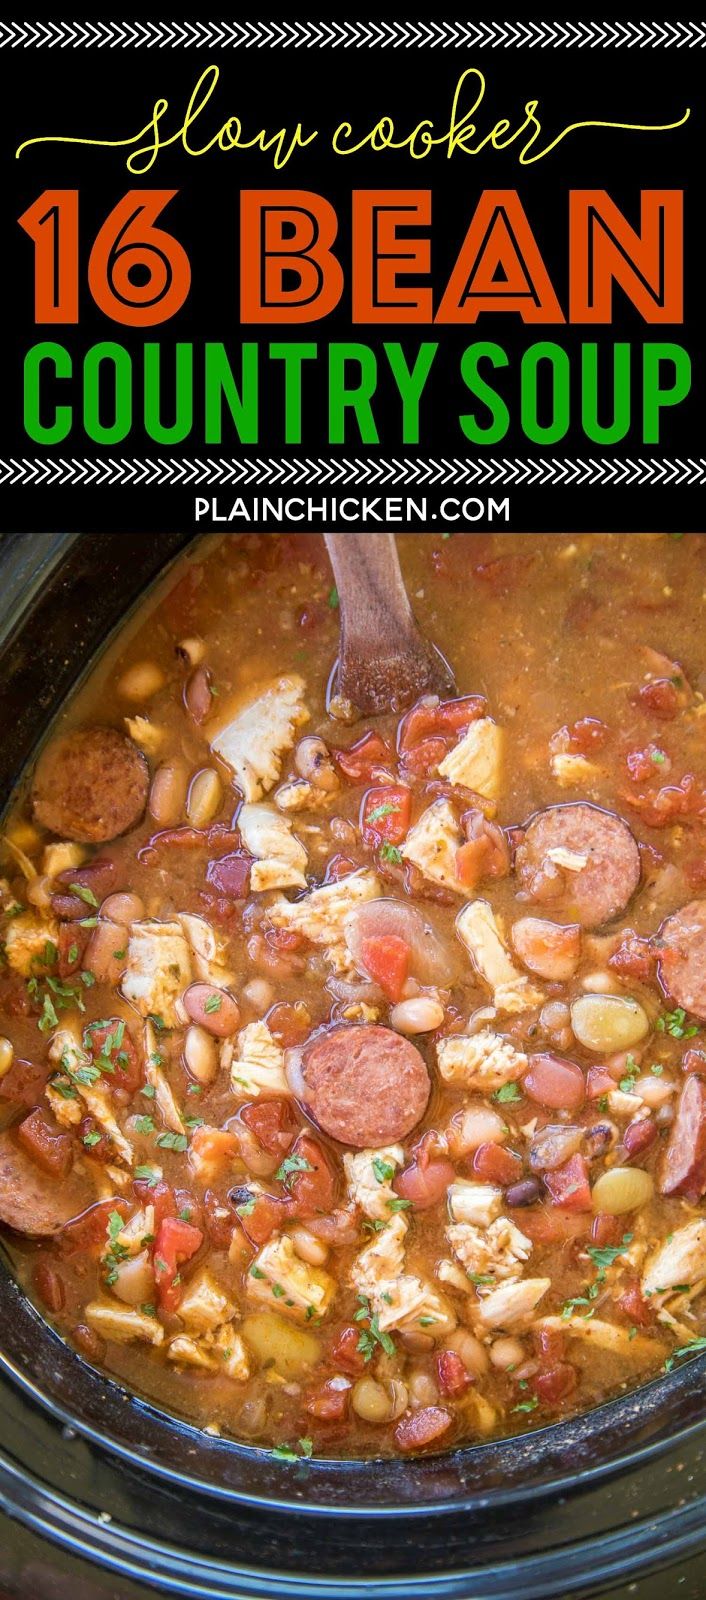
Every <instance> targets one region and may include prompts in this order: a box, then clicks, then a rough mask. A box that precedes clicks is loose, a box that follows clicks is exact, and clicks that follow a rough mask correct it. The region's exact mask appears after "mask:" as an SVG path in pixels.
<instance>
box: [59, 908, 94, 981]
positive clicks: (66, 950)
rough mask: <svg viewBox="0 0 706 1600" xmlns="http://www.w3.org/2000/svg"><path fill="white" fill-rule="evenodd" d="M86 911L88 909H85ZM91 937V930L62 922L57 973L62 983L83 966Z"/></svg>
mask: <svg viewBox="0 0 706 1600" xmlns="http://www.w3.org/2000/svg"><path fill="white" fill-rule="evenodd" d="M84 909H85V910H87V908H85V907H84ZM90 937H91V930H90V928H78V927H76V925H75V924H67V923H65V922H62V923H61V924H60V927H59V933H58V937H57V941H56V947H57V952H58V957H59V959H58V962H57V971H58V974H59V977H60V979H61V980H62V982H64V981H65V979H66V978H70V977H71V976H72V974H73V973H74V972H78V969H79V967H80V966H82V964H83V954H84V951H85V949H86V945H87V944H88V941H89V939H90Z"/></svg>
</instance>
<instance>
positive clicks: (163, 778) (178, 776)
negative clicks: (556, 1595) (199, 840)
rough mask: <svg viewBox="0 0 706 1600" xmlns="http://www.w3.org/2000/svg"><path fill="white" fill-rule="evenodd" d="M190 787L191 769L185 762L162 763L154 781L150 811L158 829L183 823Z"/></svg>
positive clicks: (175, 760)
mask: <svg viewBox="0 0 706 1600" xmlns="http://www.w3.org/2000/svg"><path fill="white" fill-rule="evenodd" d="M188 786H189V769H188V767H187V765H186V762H185V761H179V760H178V759H173V760H171V761H162V762H161V764H160V766H158V768H157V771H156V772H155V775H154V777H153V779H152V784H151V787H150V798H149V811H150V816H151V817H153V818H154V820H155V822H156V823H157V825H158V827H160V828H173V827H175V825H176V823H177V822H181V819H182V817H183V815H184V807H185V805H186V791H187V789H188Z"/></svg>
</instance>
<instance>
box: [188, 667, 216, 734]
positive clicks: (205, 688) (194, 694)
mask: <svg viewBox="0 0 706 1600" xmlns="http://www.w3.org/2000/svg"><path fill="white" fill-rule="evenodd" d="M184 704H185V706H186V709H187V711H188V712H189V714H190V716H192V717H193V719H194V722H196V723H198V724H199V725H200V724H201V723H202V722H205V721H206V718H207V716H209V715H210V712H211V708H212V706H213V697H212V695H211V674H210V672H209V670H208V667H202V666H199V667H195V668H194V670H193V672H192V673H190V674H189V677H188V678H187V680H186V685H185V688H184Z"/></svg>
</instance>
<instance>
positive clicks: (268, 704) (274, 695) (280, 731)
mask: <svg viewBox="0 0 706 1600" xmlns="http://www.w3.org/2000/svg"><path fill="white" fill-rule="evenodd" d="M303 693H304V680H303V678H300V677H299V676H297V675H296V674H292V676H290V677H281V678H273V679H272V681H271V682H270V683H268V684H265V685H264V686H262V685H261V686H260V687H259V688H256V689H255V690H252V691H251V692H250V698H249V700H248V702H247V703H246V704H245V705H241V706H240V707H239V708H238V710H237V711H236V714H235V716H234V717H233V718H232V719H231V721H229V722H227V723H226V724H225V726H224V727H222V728H221V729H220V731H219V732H218V733H217V734H216V735H215V737H214V738H213V739H212V740H211V748H212V749H213V750H215V751H216V754H217V755H219V756H221V758H222V760H223V761H225V762H226V763H227V765H228V766H229V767H231V768H232V770H233V776H234V778H235V782H236V783H237V785H238V788H239V789H242V792H243V795H244V796H245V799H246V800H248V801H251V800H261V799H262V797H263V795H265V794H267V792H268V790H269V789H271V788H272V786H273V784H275V783H276V782H277V779H278V777H279V775H280V769H281V765H282V757H283V755H284V753H285V751H286V750H290V749H291V747H292V745H293V744H294V738H295V733H296V729H297V728H299V727H301V726H302V724H303V723H305V722H308V720H309V713H308V711H307V709H306V706H305V705H304V702H303V698H302V696H303Z"/></svg>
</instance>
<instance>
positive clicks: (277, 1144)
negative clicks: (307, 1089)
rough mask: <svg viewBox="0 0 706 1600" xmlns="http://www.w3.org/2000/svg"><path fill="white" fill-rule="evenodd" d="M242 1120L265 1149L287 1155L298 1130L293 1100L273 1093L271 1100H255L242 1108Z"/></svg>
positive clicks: (273, 1153) (275, 1153)
mask: <svg viewBox="0 0 706 1600" xmlns="http://www.w3.org/2000/svg"><path fill="white" fill-rule="evenodd" d="M240 1117H241V1120H242V1121H243V1122H244V1123H245V1126H246V1128H249V1129H250V1131H251V1133H254V1134H255V1137H256V1139H259V1141H260V1144H261V1145H262V1146H263V1147H264V1149H265V1150H270V1151H271V1152H272V1155H275V1156H276V1155H279V1156H285V1155H286V1154H287V1151H288V1149H289V1147H290V1145H291V1144H293V1142H294V1139H295V1138H296V1134H297V1131H298V1123H297V1119H296V1117H295V1116H294V1113H293V1111H292V1103H291V1100H286V1099H285V1098H284V1096H283V1095H276V1096H275V1095H273V1097H272V1099H271V1100H254V1101H252V1103H250V1104H248V1105H244V1106H241V1108H240Z"/></svg>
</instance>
